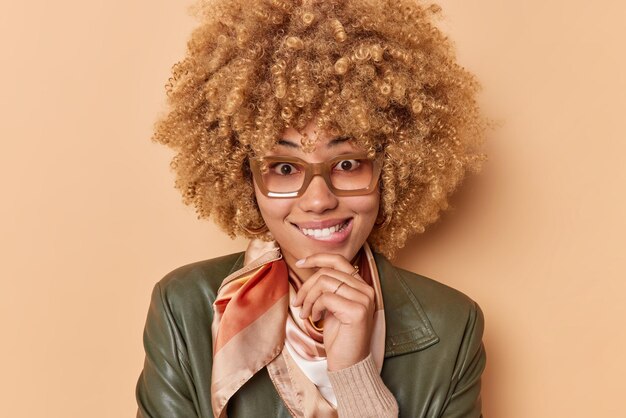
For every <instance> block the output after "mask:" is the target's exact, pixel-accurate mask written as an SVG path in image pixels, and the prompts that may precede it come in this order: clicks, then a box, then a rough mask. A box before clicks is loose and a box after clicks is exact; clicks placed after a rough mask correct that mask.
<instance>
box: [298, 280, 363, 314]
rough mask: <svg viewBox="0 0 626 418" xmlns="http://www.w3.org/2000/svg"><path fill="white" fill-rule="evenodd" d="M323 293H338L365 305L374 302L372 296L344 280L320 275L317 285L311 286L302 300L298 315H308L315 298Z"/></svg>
mask: <svg viewBox="0 0 626 418" xmlns="http://www.w3.org/2000/svg"><path fill="white" fill-rule="evenodd" d="M324 294H336V295H340V296H342V297H343V298H345V299H349V300H352V301H355V302H358V303H360V304H362V305H367V306H369V305H373V303H374V302H373V298H371V299H370V297H369V295H368V294H366V293H363V292H362V291H360V290H358V289H355V288H353V287H352V286H350V285H349V284H347V283H346V282H342V281H341V280H337V279H335V278H333V277H329V276H322V277H320V278H319V280H318V285H317V286H314V287H312V288H311V290H310V291H309V292H308V293H307V295H306V297H305V299H304V301H303V302H302V308H301V310H300V317H301V318H306V317H307V316H309V315H310V312H311V308H312V306H313V305H314V304H315V302H316V301H317V299H319V298H320V297H321V296H322V295H324Z"/></svg>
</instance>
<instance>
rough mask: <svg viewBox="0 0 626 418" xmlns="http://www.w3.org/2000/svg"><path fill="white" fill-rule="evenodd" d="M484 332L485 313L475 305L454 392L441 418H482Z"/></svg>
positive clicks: (463, 342)
mask: <svg viewBox="0 0 626 418" xmlns="http://www.w3.org/2000/svg"><path fill="white" fill-rule="evenodd" d="M483 330H484V317H483V313H482V311H481V310H480V307H479V306H478V305H477V304H475V303H474V304H473V309H471V311H470V315H469V318H468V321H467V325H466V327H465V333H464V335H463V340H462V342H461V347H460V350H459V354H458V357H457V363H456V366H455V370H454V375H453V384H452V388H453V389H452V391H451V394H450V396H449V397H448V399H447V405H446V407H445V408H444V410H443V414H442V415H441V416H442V417H443V418H479V417H482V406H481V397H480V388H481V375H482V373H483V370H484V369H485V364H486V354H485V348H484V346H483V343H482V336H483Z"/></svg>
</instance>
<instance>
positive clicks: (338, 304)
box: [311, 293, 373, 325]
mask: <svg viewBox="0 0 626 418" xmlns="http://www.w3.org/2000/svg"><path fill="white" fill-rule="evenodd" d="M324 310H326V311H328V312H330V313H332V314H333V316H335V317H336V318H337V319H338V320H339V321H340V322H341V323H342V324H345V325H355V324H362V323H364V322H366V321H368V320H369V319H371V317H373V312H372V309H370V308H369V307H368V306H366V305H363V304H361V303H358V302H355V301H352V300H349V299H346V298H344V297H342V296H340V295H337V294H333V293H324V294H323V295H321V296H320V297H319V298H317V300H316V301H315V303H314V304H313V307H312V310H311V319H312V320H313V321H318V320H319V319H320V318H321V317H322V312H323V311H324Z"/></svg>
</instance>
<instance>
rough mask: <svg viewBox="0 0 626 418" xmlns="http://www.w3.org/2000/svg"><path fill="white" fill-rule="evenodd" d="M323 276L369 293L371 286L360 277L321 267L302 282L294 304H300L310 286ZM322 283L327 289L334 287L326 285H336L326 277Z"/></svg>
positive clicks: (330, 289)
mask: <svg viewBox="0 0 626 418" xmlns="http://www.w3.org/2000/svg"><path fill="white" fill-rule="evenodd" d="M324 276H328V277H332V278H335V279H337V280H340V281H342V282H345V283H346V284H348V285H350V286H351V287H354V288H355V289H359V290H360V291H361V292H363V293H365V294H369V293H370V291H369V290H370V289H371V286H369V285H368V284H367V283H365V281H363V280H362V279H361V278H357V277H354V276H353V275H351V274H346V273H344V272H342V271H339V270H334V269H331V268H326V267H323V268H321V269H319V270H318V271H316V272H315V273H313V275H312V276H311V277H309V278H308V279H307V280H306V282H304V283H303V284H302V286H301V287H300V289H298V292H297V294H296V298H295V300H294V306H300V304H302V302H303V301H304V299H305V298H306V295H308V294H309V292H310V291H311V288H313V287H314V286H317V285H318V284H317V283H318V281H319V280H320V279H321V278H322V277H324ZM324 283H325V284H326V286H327V287H326V289H327V290H328V291H333V290H334V288H332V287H328V286H332V285H333V284H334V285H336V283H335V282H334V281H331V282H329V281H328V278H326V279H324V281H323V284H324ZM372 290H373V289H372Z"/></svg>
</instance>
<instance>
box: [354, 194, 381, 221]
mask: <svg viewBox="0 0 626 418" xmlns="http://www.w3.org/2000/svg"><path fill="white" fill-rule="evenodd" d="M379 206H380V194H379V193H378V192H376V193H372V194H371V195H366V196H360V197H359V199H358V200H355V201H354V202H353V205H352V210H354V211H355V212H356V213H359V214H360V215H361V216H363V217H364V218H365V219H368V220H369V219H370V218H372V217H373V218H374V219H375V218H376V216H377V215H378V208H379Z"/></svg>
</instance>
